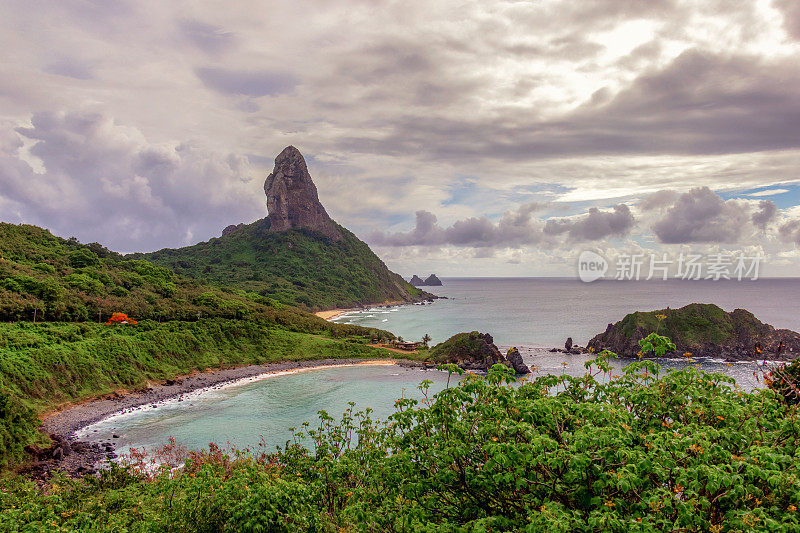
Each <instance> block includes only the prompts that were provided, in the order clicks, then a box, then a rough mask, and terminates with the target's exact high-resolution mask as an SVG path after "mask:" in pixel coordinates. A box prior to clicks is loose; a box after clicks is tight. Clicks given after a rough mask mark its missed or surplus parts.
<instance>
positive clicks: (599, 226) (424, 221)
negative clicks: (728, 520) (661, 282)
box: [368, 203, 636, 248]
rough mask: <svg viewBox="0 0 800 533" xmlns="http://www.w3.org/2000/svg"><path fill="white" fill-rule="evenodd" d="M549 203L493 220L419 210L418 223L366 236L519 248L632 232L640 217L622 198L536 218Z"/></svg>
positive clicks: (380, 241) (389, 242)
mask: <svg viewBox="0 0 800 533" xmlns="http://www.w3.org/2000/svg"><path fill="white" fill-rule="evenodd" d="M545 205H546V204H541V203H527V204H522V205H520V206H519V207H517V208H516V209H513V210H509V211H506V212H505V213H503V215H502V217H500V219H499V220H498V221H497V222H496V223H495V222H492V221H491V220H489V218H487V217H485V216H482V217H469V218H465V219H462V220H457V221H455V222H453V224H451V225H450V226H448V227H441V226H440V225H438V224H437V218H436V215H434V214H433V213H430V212H429V211H424V210H421V211H417V214H416V224H415V226H414V229H412V230H411V231H409V232H405V233H404V232H398V233H385V232H381V231H376V232H373V233H372V234H371V235H370V237H369V238H368V240H369V242H372V243H374V244H377V245H381V246H442V245H452V246H468V247H492V248H497V247H500V248H502V247H509V248H518V247H521V246H530V245H534V244H539V245H542V246H545V247H549V246H551V245H553V244H554V243H555V242H556V240H555V239H553V237H555V236H558V235H566V237H567V239H568V240H569V241H599V240H602V239H605V238H608V237H613V236H623V235H626V234H627V233H629V232H630V230H631V228H633V226H634V224H635V222H636V220H635V218H634V216H633V214H632V213H631V210H630V208H629V207H628V206H627V205H625V204H618V205H616V206H614V207H613V208H612V209H611V210H610V211H601V210H600V209H598V208H596V207H592V208H590V209H589V211H588V213H586V214H583V215H579V216H575V217H572V218H560V219H549V220H547V221H544V220H542V219H540V218H534V217H533V213H534V212H536V211H539V210H542V209H543V208H544V207H545Z"/></svg>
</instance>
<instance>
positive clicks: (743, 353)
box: [587, 303, 800, 360]
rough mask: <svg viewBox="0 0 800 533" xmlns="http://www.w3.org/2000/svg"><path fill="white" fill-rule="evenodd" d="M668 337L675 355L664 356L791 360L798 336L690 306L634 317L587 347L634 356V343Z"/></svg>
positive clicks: (740, 312)
mask: <svg viewBox="0 0 800 533" xmlns="http://www.w3.org/2000/svg"><path fill="white" fill-rule="evenodd" d="M656 331H657V332H658V333H659V334H660V335H664V336H666V337H669V338H670V340H672V342H674V343H675V347H676V350H675V351H674V352H669V353H667V354H666V356H667V357H681V356H683V355H684V354H686V353H690V354H691V355H692V357H718V358H727V359H730V360H748V359H749V360H753V359H771V360H775V359H783V360H789V359H795V358H797V357H798V356H800V333H797V332H794V331H790V330H788V329H775V328H774V327H772V326H770V325H769V324H765V323H763V322H761V321H760V320H758V319H757V318H756V317H755V316H753V314H752V313H750V312H749V311H746V310H744V309H735V310H734V311H732V312H730V313H728V312H726V311H724V310H723V309H721V308H719V307H717V306H716V305H713V304H697V303H695V304H689V305H687V306H685V307H681V308H680V309H662V310H660V311H649V312H636V313H631V314H629V315H627V316H626V317H625V318H623V319H622V320H620V321H619V322H617V323H616V324H609V325H608V327H607V328H606V330H605V331H604V332H603V333H601V334H599V335H597V336H595V337H594V338H593V339H592V340H591V341H589V344H588V345H587V347H588V348H590V349H593V350H594V351H595V352H600V351H602V350H604V349H607V350H610V351H612V352H615V353H617V354H619V355H621V356H623V357H636V356H637V354H638V353H639V340H641V339H643V338H644V337H646V336H647V335H649V334H650V333H653V332H656Z"/></svg>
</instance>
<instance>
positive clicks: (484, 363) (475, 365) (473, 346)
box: [430, 331, 530, 374]
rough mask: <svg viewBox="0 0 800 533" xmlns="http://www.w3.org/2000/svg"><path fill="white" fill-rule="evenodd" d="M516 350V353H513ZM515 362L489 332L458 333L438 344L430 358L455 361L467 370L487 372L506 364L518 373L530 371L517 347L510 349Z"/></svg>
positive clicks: (447, 361) (440, 361)
mask: <svg viewBox="0 0 800 533" xmlns="http://www.w3.org/2000/svg"><path fill="white" fill-rule="evenodd" d="M512 351H513V352H516V353H515V354H514V353H512ZM509 355H510V356H511V357H512V358H513V362H512V361H509V360H508V359H506V358H505V357H503V354H501V353H500V350H499V349H498V348H497V346H495V344H494V339H493V338H492V336H491V335H489V334H488V333H478V332H477V331H472V332H470V333H458V334H456V335H453V336H452V337H450V338H449V339H447V340H446V341H444V342H442V343H440V344H437V345H436V346H434V347H433V349H432V350H431V355H430V360H431V361H433V362H434V363H438V364H444V363H455V364H457V365H458V366H460V367H461V368H463V369H465V370H481V371H484V372H486V371H487V370H489V369H490V368H491V367H492V366H494V365H496V364H502V365H506V366H507V367H509V368H512V369H514V371H515V372H516V373H518V374H527V373H529V372H530V370H529V369H528V367H527V366H525V364H524V363H523V362H522V356H521V355H520V354H519V351H518V350H516V348H514V349H512V350H509Z"/></svg>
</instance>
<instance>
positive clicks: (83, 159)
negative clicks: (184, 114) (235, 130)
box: [0, 113, 265, 251]
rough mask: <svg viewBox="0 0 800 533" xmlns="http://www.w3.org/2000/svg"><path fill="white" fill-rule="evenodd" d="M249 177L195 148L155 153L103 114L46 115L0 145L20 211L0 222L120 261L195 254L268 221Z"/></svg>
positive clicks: (226, 158) (228, 160) (11, 197)
mask: <svg viewBox="0 0 800 533" xmlns="http://www.w3.org/2000/svg"><path fill="white" fill-rule="evenodd" d="M26 144H27V145H29V148H28V150H27V151H25V150H24V149H23V148H24V147H25V145H26ZM35 167H40V168H37V169H36V170H35ZM252 170H253V169H252V168H251V166H250V164H249V162H248V160H247V158H244V157H241V156H237V155H234V154H225V153H219V152H215V151H213V150H208V149H207V148H206V147H203V146H200V145H197V144H194V143H192V142H185V143H179V144H155V143H151V142H149V141H148V140H147V138H146V137H145V136H144V135H143V134H142V133H141V132H140V131H139V130H138V129H136V128H131V127H126V126H123V125H119V124H117V123H115V122H114V121H113V120H112V119H111V118H109V117H107V116H104V115H101V114H95V113H41V114H37V115H35V116H33V117H32V119H31V124H30V126H27V127H18V128H17V129H16V135H14V134H11V133H8V132H6V134H5V135H4V136H3V137H1V138H0V180H2V183H3V188H2V189H0V197H2V198H3V199H4V200H5V201H6V203H7V204H8V205H13V206H15V207H16V208H15V209H14V210H13V211H11V210H10V212H5V213H1V214H0V218H2V219H4V220H9V219H13V218H18V219H19V221H20V222H23V221H24V222H28V223H35V224H40V225H43V226H46V227H48V228H52V229H53V230H54V231H56V232H58V233H60V234H62V235H75V234H77V235H80V236H81V237H82V238H83V239H84V240H92V241H99V242H103V243H107V244H109V245H111V246H113V247H115V248H117V249H120V250H123V251H139V250H147V249H153V248H157V247H161V246H163V245H164V244H165V243H175V244H191V243H193V242H195V240H194V239H195V236H207V235H209V234H211V235H213V234H218V232H219V231H220V229H221V228H222V227H224V226H225V225H227V224H229V223H234V222H241V221H242V220H248V219H249V220H252V219H253V218H255V217H256V216H258V215H259V214H262V215H263V214H265V212H264V211H262V210H263V209H264V208H263V202H262V200H263V197H261V196H260V194H259V193H258V190H259V187H258V184H257V183H251V181H252V179H253V177H254V176H253V173H252ZM259 204H261V205H259ZM14 211H16V213H17V214H16V215H15V214H14ZM260 211H261V212H260Z"/></svg>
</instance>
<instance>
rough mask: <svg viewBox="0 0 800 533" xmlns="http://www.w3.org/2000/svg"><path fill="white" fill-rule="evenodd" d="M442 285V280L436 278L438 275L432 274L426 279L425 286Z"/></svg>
mask: <svg viewBox="0 0 800 533" xmlns="http://www.w3.org/2000/svg"><path fill="white" fill-rule="evenodd" d="M441 284H442V280H440V279H439V278H437V277H436V274H431V275H430V276H428V277H427V278H425V285H427V286H428V287H438V286H440V285H441Z"/></svg>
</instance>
